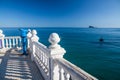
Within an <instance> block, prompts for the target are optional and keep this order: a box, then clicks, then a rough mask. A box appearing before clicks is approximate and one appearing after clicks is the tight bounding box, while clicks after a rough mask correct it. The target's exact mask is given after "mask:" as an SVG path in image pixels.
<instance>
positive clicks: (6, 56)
mask: <svg viewBox="0 0 120 80" xmlns="http://www.w3.org/2000/svg"><path fill="white" fill-rule="evenodd" d="M20 54H21V53H20V51H17V50H15V49H11V50H8V51H7V52H6V53H0V80H44V79H43V77H42V75H41V73H40V71H39V69H38V68H37V66H36V64H35V63H34V62H32V61H31V59H30V56H29V55H28V56H22V55H20Z"/></svg>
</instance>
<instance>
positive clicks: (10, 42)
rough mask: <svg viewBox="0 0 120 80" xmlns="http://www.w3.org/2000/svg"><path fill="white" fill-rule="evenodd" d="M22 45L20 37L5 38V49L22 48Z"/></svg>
mask: <svg viewBox="0 0 120 80" xmlns="http://www.w3.org/2000/svg"><path fill="white" fill-rule="evenodd" d="M21 44H22V43H21V37H19V36H10V37H4V47H5V48H20V47H21Z"/></svg>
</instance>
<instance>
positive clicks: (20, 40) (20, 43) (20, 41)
mask: <svg viewBox="0 0 120 80" xmlns="http://www.w3.org/2000/svg"><path fill="white" fill-rule="evenodd" d="M19 47H22V39H21V38H19Z"/></svg>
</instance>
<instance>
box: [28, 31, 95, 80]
mask: <svg viewBox="0 0 120 80" xmlns="http://www.w3.org/2000/svg"><path fill="white" fill-rule="evenodd" d="M31 34H32V36H29V37H28V40H29V43H28V44H29V45H28V46H29V47H28V48H29V52H30V53H31V59H32V61H34V62H35V63H36V64H37V66H38V68H39V70H40V72H41V74H42V75H43V77H44V79H45V80H97V78H95V77H93V76H91V75H90V74H88V73H87V72H85V71H84V70H82V69H80V68H79V67H77V66H75V65H74V64H72V63H70V62H69V61H67V60H66V59H64V58H63V55H64V53H65V52H66V51H65V50H64V48H62V47H61V46H60V45H59V44H58V43H59V41H60V38H59V36H58V34H57V33H52V34H51V35H50V37H49V42H50V43H51V45H50V46H49V47H48V48H47V46H45V45H43V44H42V43H40V42H38V40H39V38H38V37H37V35H36V34H37V32H36V31H35V30H33V31H32V32H31Z"/></svg>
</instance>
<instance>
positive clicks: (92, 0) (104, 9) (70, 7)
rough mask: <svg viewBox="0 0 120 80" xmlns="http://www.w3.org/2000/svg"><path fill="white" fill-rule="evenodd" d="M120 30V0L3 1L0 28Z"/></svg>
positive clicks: (0, 4) (1, 3) (0, 0)
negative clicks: (109, 28)
mask: <svg viewBox="0 0 120 80" xmlns="http://www.w3.org/2000/svg"><path fill="white" fill-rule="evenodd" d="M89 25H93V26H96V27H119V28H120V0H0V27H32V26H34V27H88V26H89Z"/></svg>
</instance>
